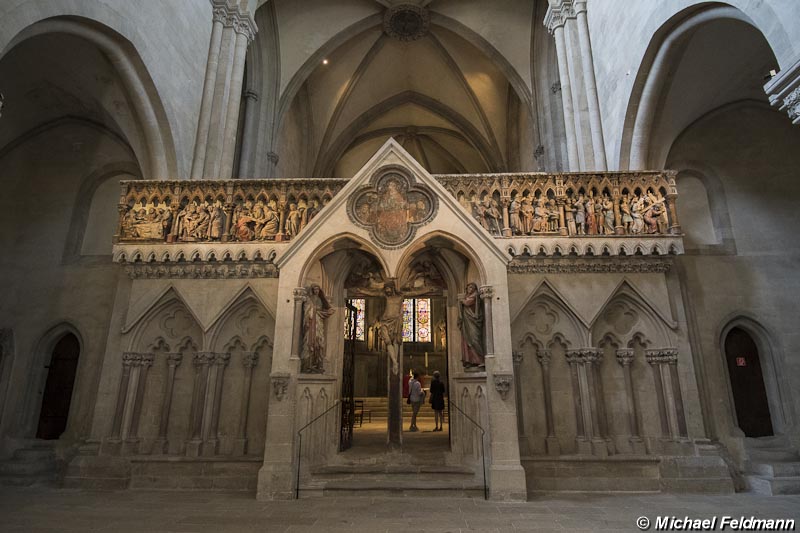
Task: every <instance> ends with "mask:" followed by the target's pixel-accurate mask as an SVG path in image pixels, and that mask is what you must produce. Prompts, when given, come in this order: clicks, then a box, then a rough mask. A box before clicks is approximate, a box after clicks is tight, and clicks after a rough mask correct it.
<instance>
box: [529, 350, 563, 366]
mask: <svg viewBox="0 0 800 533" xmlns="http://www.w3.org/2000/svg"><path fill="white" fill-rule="evenodd" d="M552 357H553V353H552V352H551V351H550V350H537V352H536V359H537V360H538V361H539V364H540V365H542V366H548V365H550V359H551V358H552ZM567 360H569V356H567Z"/></svg>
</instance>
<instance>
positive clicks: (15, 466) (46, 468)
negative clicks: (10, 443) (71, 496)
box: [0, 459, 56, 476]
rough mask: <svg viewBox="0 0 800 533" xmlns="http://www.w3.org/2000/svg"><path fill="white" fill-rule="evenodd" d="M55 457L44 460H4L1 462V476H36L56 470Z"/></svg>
mask: <svg viewBox="0 0 800 533" xmlns="http://www.w3.org/2000/svg"><path fill="white" fill-rule="evenodd" d="M55 470H56V462H55V459H51V460H42V461H15V460H13V459H12V460H10V461H4V462H2V463H0V476H36V475H39V474H44V473H50V472H53V473H54V472H55Z"/></svg>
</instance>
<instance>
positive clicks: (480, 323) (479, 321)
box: [458, 283, 486, 372]
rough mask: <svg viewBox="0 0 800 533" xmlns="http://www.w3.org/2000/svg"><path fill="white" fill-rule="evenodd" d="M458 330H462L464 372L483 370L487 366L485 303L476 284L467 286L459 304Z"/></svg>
mask: <svg viewBox="0 0 800 533" xmlns="http://www.w3.org/2000/svg"><path fill="white" fill-rule="evenodd" d="M458 329H460V330H461V362H462V364H463V365H464V370H466V371H468V372H470V371H473V372H475V371H479V370H481V369H482V368H484V367H485V364H486V360H485V357H486V348H485V347H484V338H483V337H484V335H483V332H484V315H483V303H482V302H481V299H480V297H479V294H478V286H477V285H476V284H475V283H468V284H467V291H466V293H465V294H464V297H463V298H461V300H460V301H459V302H458Z"/></svg>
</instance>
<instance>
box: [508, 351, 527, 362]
mask: <svg viewBox="0 0 800 533" xmlns="http://www.w3.org/2000/svg"><path fill="white" fill-rule="evenodd" d="M524 356H525V354H524V353H523V352H511V359H512V360H513V361H514V364H515V365H519V364H522V360H523V359H524Z"/></svg>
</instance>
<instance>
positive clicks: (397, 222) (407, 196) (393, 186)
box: [347, 166, 439, 249]
mask: <svg viewBox="0 0 800 533" xmlns="http://www.w3.org/2000/svg"><path fill="white" fill-rule="evenodd" d="M438 206H439V204H438V198H436V196H435V195H434V194H433V192H432V191H431V190H430V188H428V186H427V185H425V184H422V183H417V182H416V181H415V180H414V178H413V176H411V175H410V174H409V173H408V172H407V171H406V170H405V169H403V168H402V167H397V166H387V167H383V168H381V169H379V170H378V171H377V172H376V173H375V174H373V176H372V178H370V182H369V185H365V186H363V187H361V188H360V189H358V190H357V191H356V192H355V193H353V195H352V196H350V199H349V201H348V204H347V213H348V215H349V216H350V219H351V220H352V221H353V223H354V224H356V225H357V226H360V227H362V228H364V229H367V230H369V234H370V238H371V239H372V240H373V241H374V242H375V243H377V244H378V245H379V246H381V247H382V248H388V249H392V248H399V247H401V246H403V245H405V244H408V243H409V242H410V241H411V239H413V238H414V234H415V233H416V231H417V228H418V227H420V226H424V225H425V224H427V223H428V222H430V221H431V220H432V219H433V217H434V215H435V214H436V210H437V209H438Z"/></svg>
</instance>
